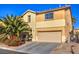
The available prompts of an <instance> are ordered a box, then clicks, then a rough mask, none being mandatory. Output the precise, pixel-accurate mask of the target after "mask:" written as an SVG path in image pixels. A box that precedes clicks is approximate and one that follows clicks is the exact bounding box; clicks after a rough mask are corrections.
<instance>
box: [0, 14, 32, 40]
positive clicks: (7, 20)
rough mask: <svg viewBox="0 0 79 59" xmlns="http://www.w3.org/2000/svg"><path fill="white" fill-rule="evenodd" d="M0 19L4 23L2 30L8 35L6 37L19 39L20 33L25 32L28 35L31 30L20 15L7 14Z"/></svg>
mask: <svg viewBox="0 0 79 59" xmlns="http://www.w3.org/2000/svg"><path fill="white" fill-rule="evenodd" d="M0 21H2V22H3V23H4V24H5V27H4V28H3V31H2V32H3V33H5V34H6V35H8V39H12V40H13V39H17V38H18V39H20V34H21V33H23V32H27V34H28V35H29V33H31V31H32V30H31V28H30V26H29V25H28V23H26V22H24V21H23V19H22V18H21V17H17V16H13V15H10V16H9V15H7V16H6V17H3V18H2V19H0Z"/></svg>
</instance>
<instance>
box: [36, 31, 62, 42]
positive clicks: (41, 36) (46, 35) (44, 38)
mask: <svg viewBox="0 0 79 59" xmlns="http://www.w3.org/2000/svg"><path fill="white" fill-rule="evenodd" d="M37 36H38V41H40V42H58V43H61V40H62V32H61V31H50V32H43V31H41V32H38V34H37Z"/></svg>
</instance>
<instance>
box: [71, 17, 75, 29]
mask: <svg viewBox="0 0 79 59" xmlns="http://www.w3.org/2000/svg"><path fill="white" fill-rule="evenodd" d="M74 23H76V19H75V18H74V17H72V25H74ZM73 29H74V26H73Z"/></svg>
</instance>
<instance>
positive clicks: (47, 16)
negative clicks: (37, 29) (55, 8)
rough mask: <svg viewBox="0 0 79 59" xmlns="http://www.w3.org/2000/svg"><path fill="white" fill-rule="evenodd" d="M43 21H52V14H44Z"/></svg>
mask: <svg viewBox="0 0 79 59" xmlns="http://www.w3.org/2000/svg"><path fill="white" fill-rule="evenodd" d="M45 19H46V20H47V19H53V13H46V14H45Z"/></svg>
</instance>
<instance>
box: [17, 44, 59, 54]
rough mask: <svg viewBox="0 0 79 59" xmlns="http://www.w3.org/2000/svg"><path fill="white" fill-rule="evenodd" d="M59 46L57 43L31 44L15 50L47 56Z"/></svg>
mask: <svg viewBox="0 0 79 59" xmlns="http://www.w3.org/2000/svg"><path fill="white" fill-rule="evenodd" d="M59 45H60V44H59V43H45V42H32V43H30V44H28V45H26V44H25V45H23V46H20V47H18V48H17V49H16V50H17V51H20V52H24V53H31V54H49V53H51V52H52V51H53V49H54V48H56V47H57V46H59Z"/></svg>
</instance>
